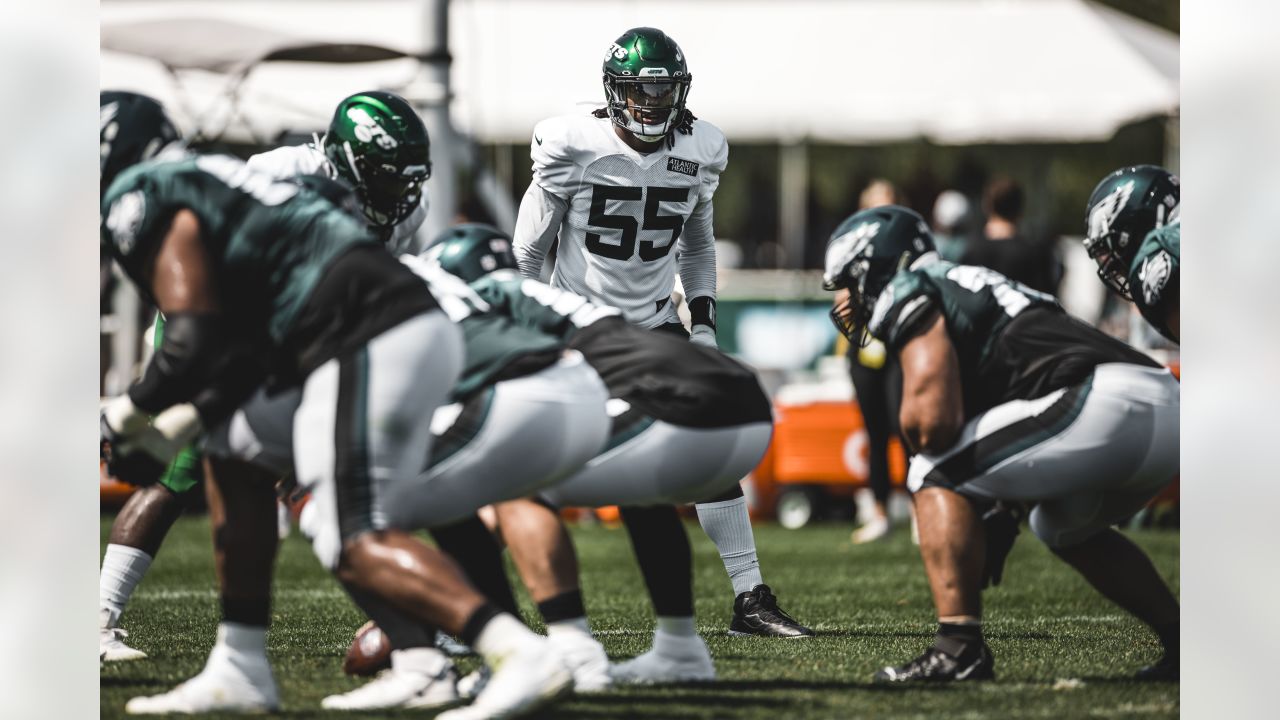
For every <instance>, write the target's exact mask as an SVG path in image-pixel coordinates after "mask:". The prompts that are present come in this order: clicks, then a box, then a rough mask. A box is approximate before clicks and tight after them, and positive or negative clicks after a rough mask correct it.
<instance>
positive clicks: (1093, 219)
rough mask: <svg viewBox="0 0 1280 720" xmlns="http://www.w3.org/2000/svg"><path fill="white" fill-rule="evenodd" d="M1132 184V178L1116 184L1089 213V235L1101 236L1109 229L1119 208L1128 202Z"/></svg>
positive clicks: (1131, 193) (1118, 212) (1131, 192)
mask: <svg viewBox="0 0 1280 720" xmlns="http://www.w3.org/2000/svg"><path fill="white" fill-rule="evenodd" d="M1133 186H1134V181H1133V180H1130V181H1129V182H1127V183H1124V184H1123V185H1117V186H1116V188H1115V189H1114V190H1112V191H1111V194H1110V195H1108V196H1107V197H1106V198H1104V199H1103V200H1102V202H1100V203H1098V205H1097V207H1095V208H1094V209H1093V212H1091V213H1089V237H1094V238H1096V237H1102V236H1103V235H1106V234H1107V232H1108V231H1110V230H1111V224H1112V223H1114V222H1115V221H1116V217H1117V216H1118V215H1119V214H1120V210H1122V209H1123V208H1124V206H1125V205H1127V204H1128V203H1129V197H1130V196H1131V195H1133Z"/></svg>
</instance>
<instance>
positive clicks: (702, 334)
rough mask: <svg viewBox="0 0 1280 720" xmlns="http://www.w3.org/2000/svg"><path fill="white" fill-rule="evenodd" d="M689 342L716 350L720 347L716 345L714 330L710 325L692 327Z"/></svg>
mask: <svg viewBox="0 0 1280 720" xmlns="http://www.w3.org/2000/svg"><path fill="white" fill-rule="evenodd" d="M689 341H690V342H695V343H698V344H699V345H701V346H703V347H709V348H717V349H718V348H719V347H720V346H719V345H717V344H716V330H715V328H713V327H711V326H710V325H694V326H693V330H691V331H689Z"/></svg>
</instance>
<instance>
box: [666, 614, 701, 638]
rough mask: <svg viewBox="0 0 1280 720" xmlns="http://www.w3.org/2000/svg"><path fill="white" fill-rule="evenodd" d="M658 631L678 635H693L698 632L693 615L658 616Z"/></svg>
mask: <svg viewBox="0 0 1280 720" xmlns="http://www.w3.org/2000/svg"><path fill="white" fill-rule="evenodd" d="M658 633H660V634H663V635H674V636H678V637H692V636H693V635H696V634H697V631H696V630H695V629H694V627H693V617H692V616H690V617H662V616H661V615H659V616H658Z"/></svg>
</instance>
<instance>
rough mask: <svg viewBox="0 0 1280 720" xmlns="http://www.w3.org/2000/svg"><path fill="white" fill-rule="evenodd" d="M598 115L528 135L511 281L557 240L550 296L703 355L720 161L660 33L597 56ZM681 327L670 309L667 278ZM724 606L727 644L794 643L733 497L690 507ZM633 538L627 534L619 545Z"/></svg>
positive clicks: (725, 150) (553, 122)
mask: <svg viewBox="0 0 1280 720" xmlns="http://www.w3.org/2000/svg"><path fill="white" fill-rule="evenodd" d="M603 73H604V75H603V80H604V91H605V98H606V101H607V102H606V106H605V107H604V108H601V109H599V110H597V111H595V112H594V113H584V114H582V115H565V116H560V117H553V118H550V119H547V120H543V121H542V122H540V123H538V125H537V127H536V128H534V131H533V142H532V143H531V146H530V150H531V153H530V154H531V156H532V158H533V182H532V183H530V185H529V189H528V191H527V192H525V195H524V199H523V200H522V201H521V203H520V212H519V215H518V217H517V219H516V230H515V235H514V244H515V254H516V258H517V260H518V261H519V263H520V272H521V274H522V275H524V276H525V277H527V278H531V279H535V280H536V279H538V278H539V276H540V275H541V272H542V266H543V262H544V260H545V258H546V256H547V253H548V252H549V251H550V248H551V245H552V242H553V241H554V240H555V239H556V237H557V236H559V240H560V244H559V247H558V249H557V251H556V263H555V269H554V271H553V272H552V275H551V284H552V285H553V286H554V287H557V288H561V289H564V290H567V291H569V292H572V293H575V294H577V295H581V296H583V297H585V298H587V299H589V300H591V301H592V302H593V303H597V304H600V305H609V306H612V307H616V308H619V309H620V310H622V312H623V314H624V316H625V317H626V319H627V321H628V322H631V323H633V324H636V325H639V326H640V327H643V328H646V329H651V330H658V331H663V332H670V333H675V334H677V335H680V336H682V337H689V339H691V340H692V341H693V342H696V343H700V344H702V345H707V346H710V347H715V345H716V338H715V327H716V320H715V307H716V301H715V293H716V264H715V238H714V236H713V233H712V197H713V196H714V195H715V191H716V187H717V186H719V184H720V173H721V172H723V171H724V169H725V166H726V165H727V163H728V158H729V145H728V143H727V142H725V139H724V134H723V133H721V132H720V130H719V129H718V128H716V127H715V126H714V125H712V124H710V123H708V122H706V121H704V120H699V119H697V118H695V117H694V116H693V114H692V113H691V112H689V111H688V110H687V109H686V108H685V102H686V100H687V96H688V93H689V86H690V82H691V80H692V76H691V75H690V74H689V67H688V64H687V63H686V61H685V57H684V54H683V52H682V51H681V50H680V47H679V46H678V45H676V43H675V41H674V40H672V39H671V38H669V37H667V35H665V34H664V33H663V32H662V31H661V30H657V29H654V28H646V27H642V28H634V29H632V30H628V31H627V32H625V33H623V35H622V37H619V38H618V39H617V41H615V42H614V43H613V44H612V45H610V46H609V49H608V51H607V52H606V54H605V59H604V65H603ZM677 269H678V271H679V274H680V279H681V281H682V283H683V285H684V294H685V297H687V298H688V304H689V312H690V315H691V317H692V326H693V327H692V331H691V332H688V333H686V331H685V329H684V327H683V326H682V325H681V324H680V321H679V319H678V317H677V315H676V308H674V307H673V306H672V304H671V302H670V299H671V292H672V289H673V288H674V286H675V277H676V271H677ZM697 509H698V520H699V521H700V522H701V524H702V528H703V530H705V531H706V533H707V535H708V536H709V537H710V538H711V540H712V542H714V543H715V544H716V547H717V548H718V549H719V551H720V557H721V558H722V559H723V561H724V564H725V570H726V571H727V572H728V573H729V578H730V580H731V581H732V583H733V589H734V593H735V595H736V596H737V597H736V599H735V602H734V616H733V621H732V623H731V625H730V627H729V632H730V633H731V634H739V635H766V636H780V637H805V636H809V635H812V634H813V633H812V631H810V630H809V629H808V628H806V627H804V626H802V625H800V624H799V623H797V622H795V621H794V620H793V619H791V618H790V617H789V616H788V615H787V614H786V613H783V612H781V611H780V610H779V609H778V606H777V601H776V598H775V596H774V595H773V593H772V592H771V591H770V589H769V587H768V586H767V585H765V584H764V580H763V578H762V576H761V573H760V563H759V561H758V560H757V558H756V547H755V537H754V535H753V533H752V530H751V521H750V518H749V517H748V515H747V507H746V499H745V498H744V497H743V495H742V489H741V488H740V487H739V486H738V485H736V484H735V485H733V486H732V487H731V488H729V489H728V490H727V491H726V492H725V493H723V494H721V495H719V496H716V497H712V498H709V499H707V500H706V501H704V502H701V503H698V505H697ZM634 531H635V528H633V532H634Z"/></svg>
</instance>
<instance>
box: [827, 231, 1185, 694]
mask: <svg viewBox="0 0 1280 720" xmlns="http://www.w3.org/2000/svg"><path fill="white" fill-rule="evenodd" d="M824 286H825V287H826V289H828V290H839V291H841V293H842V295H843V296H844V297H843V300H842V301H841V302H839V303H837V305H836V307H835V308H834V309H833V310H832V319H833V320H834V321H835V323H836V325H837V327H838V328H839V329H840V331H841V332H842V333H844V334H845V335H846V336H847V337H848V338H850V340H852V341H855V342H859V341H862V340H863V338H864V337H865V335H864V333H869V334H870V335H872V336H874V337H876V338H878V339H880V340H881V341H883V342H884V343H885V345H886V346H887V347H888V348H889V350H890V351H891V352H894V353H896V354H897V356H898V358H899V359H900V361H901V364H902V374H903V380H902V383H903V384H902V389H903V391H902V410H901V423H902V431H903V435H904V436H905V437H906V438H907V440H908V442H910V443H911V444H912V446H913V447H914V448H915V450H916V451H917V452H918V453H919V454H918V455H916V456H915V457H914V458H913V459H912V461H911V466H910V469H909V470H908V475H907V484H908V487H909V488H910V489H911V490H912V491H913V492H914V493H915V503H916V513H917V517H918V518H919V524H920V553H921V555H922V556H923V558H924V563H925V570H926V572H927V573H928V575H929V585H930V587H931V589H932V591H933V600H934V605H935V606H936V607H937V611H938V635H937V639H936V640H935V641H934V643H933V645H932V646H931V647H930V648H929V649H928V650H926V651H925V652H924V654H923V655H921V656H920V657H918V658H916V659H914V660H912V661H911V662H908V663H906V664H904V665H900V666H897V667H886V668H884V669H882V670H881V671H880V672H879V673H877V675H876V679H877V680H880V681H887V682H902V681H920V680H932V681H938V680H974V679H986V678H992V677H994V660H993V658H992V656H991V652H990V650H989V649H988V648H987V645H986V643H985V642H984V641H983V638H982V605H981V598H982V596H981V589H980V588H981V583H982V578H983V575H984V570H985V572H995V571H996V568H994V567H988V568H984V566H983V563H984V545H985V542H986V536H987V534H986V533H985V532H984V528H983V525H982V523H981V522H980V520H979V516H978V514H977V513H976V512H975V510H974V506H973V502H974V501H979V502H982V501H988V502H989V501H1001V500H1002V501H1012V502H1026V503H1036V507H1035V509H1034V510H1032V512H1031V529H1032V531H1033V532H1034V533H1035V534H1036V536H1037V537H1039V538H1040V539H1041V540H1042V541H1044V543H1045V544H1046V545H1048V546H1049V548H1050V549H1051V550H1053V552H1054V553H1055V554H1057V555H1058V557H1060V558H1062V559H1063V560H1064V561H1066V562H1067V563H1069V564H1070V565H1071V566H1072V567H1074V568H1075V569H1076V570H1077V571H1078V572H1079V573H1080V574H1081V575H1083V576H1084V577H1085V579H1086V580H1088V581H1089V582H1090V584H1092V585H1093V586H1094V587H1095V588H1096V589H1097V590H1098V591H1099V592H1101V593H1102V594H1103V595H1104V596H1106V597H1107V598H1108V599H1110V600H1112V601H1113V602H1115V603H1116V604H1118V605H1120V606H1121V607H1122V608H1124V609H1125V610H1128V611H1129V612H1131V613H1133V614H1134V615H1136V616H1137V617H1138V618H1139V619H1140V620H1142V621H1143V622H1145V623H1147V624H1148V625H1150V626H1151V627H1152V629H1154V630H1155V632H1156V634H1157V635H1158V636H1159V638H1160V642H1161V644H1162V645H1163V646H1164V656H1163V657H1162V658H1161V659H1160V661H1159V662H1157V663H1156V664H1155V665H1153V666H1151V667H1149V668H1146V669H1144V670H1142V671H1141V672H1140V676H1141V677H1145V678H1149V679H1156V678H1159V679H1164V678H1176V677H1177V676H1178V636H1179V634H1178V627H1179V626H1178V603H1177V600H1176V599H1175V598H1174V597H1173V594H1172V593H1171V592H1170V591H1169V588H1168V586H1167V585H1165V583H1164V581H1163V580H1162V579H1161V578H1160V575H1159V574H1158V573H1157V572H1156V570H1155V568H1154V567H1153V566H1152V565H1151V561H1150V560H1149V559H1148V558H1147V556H1146V555H1145V554H1144V553H1143V552H1142V551H1141V550H1140V549H1139V548H1138V547H1137V546H1136V545H1134V544H1133V543H1131V542H1130V541H1129V540H1127V539H1126V538H1125V537H1124V536H1123V535H1121V534H1120V533H1118V532H1116V531H1115V530H1113V529H1111V525H1112V524H1114V523H1116V522H1118V521H1120V520H1122V519H1123V518H1125V517H1127V516H1129V515H1131V514H1132V513H1134V512H1135V511H1137V510H1139V509H1140V508H1142V506H1143V505H1144V504H1146V502H1147V501H1148V500H1150V499H1151V498H1152V497H1154V496H1155V494H1156V493H1157V492H1158V491H1159V490H1160V489H1161V488H1162V487H1163V486H1164V485H1165V484H1167V483H1168V482H1169V480H1171V479H1172V477H1173V475H1174V474H1175V473H1176V472H1177V471H1178V398H1179V391H1178V383H1177V381H1175V380H1174V379H1173V376H1172V375H1170V374H1169V372H1168V371H1167V370H1165V369H1163V368H1161V367H1160V366H1158V365H1157V364H1156V363H1155V362H1153V361H1152V360H1151V359H1150V358H1148V357H1146V356H1145V355H1142V354H1141V353H1139V352H1137V351H1136V350H1134V349H1133V348H1130V347H1129V346H1127V345H1125V344H1123V343H1121V342H1119V341H1118V340H1115V339H1113V338H1110V337H1108V336H1107V335H1104V334H1103V333H1101V332H1099V331H1098V330H1096V329H1094V328H1093V327H1091V326H1089V325H1087V324H1085V323H1083V322H1081V321H1079V320H1077V319H1075V318H1073V317H1071V316H1070V315H1068V314H1067V313H1066V312H1065V311H1063V310H1062V308H1061V307H1060V306H1058V304H1057V303H1056V302H1055V301H1054V300H1053V299H1052V298H1050V297H1049V296H1046V295H1043V294H1041V293H1038V292H1036V291H1034V290H1031V289H1029V288H1026V287H1024V286H1022V285H1020V284H1018V283H1015V282H1013V281H1011V280H1009V279H1008V278H1006V277H1004V276H1003V275H1001V274H999V273H997V272H995V271H993V270H989V269H987V268H983V267H974V266H968V265H956V264H953V263H950V262H946V261H944V260H941V259H939V258H938V256H937V253H936V252H935V251H934V245H933V238H932V237H931V236H930V235H929V230H928V226H927V225H925V222H924V220H923V219H922V218H921V217H920V216H919V215H917V214H916V213H914V212H912V211H910V210H908V209H906V208H902V207H897V206H888V207H883V208H875V209H872V210H864V211H862V212H859V213H857V214H855V215H853V216H852V217H850V218H849V219H847V220H845V221H844V222H843V223H841V225H840V227H838V228H837V229H836V231H835V233H834V234H833V235H832V237H831V241H830V243H829V244H828V246H827V255H826V271H825V275H824Z"/></svg>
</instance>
